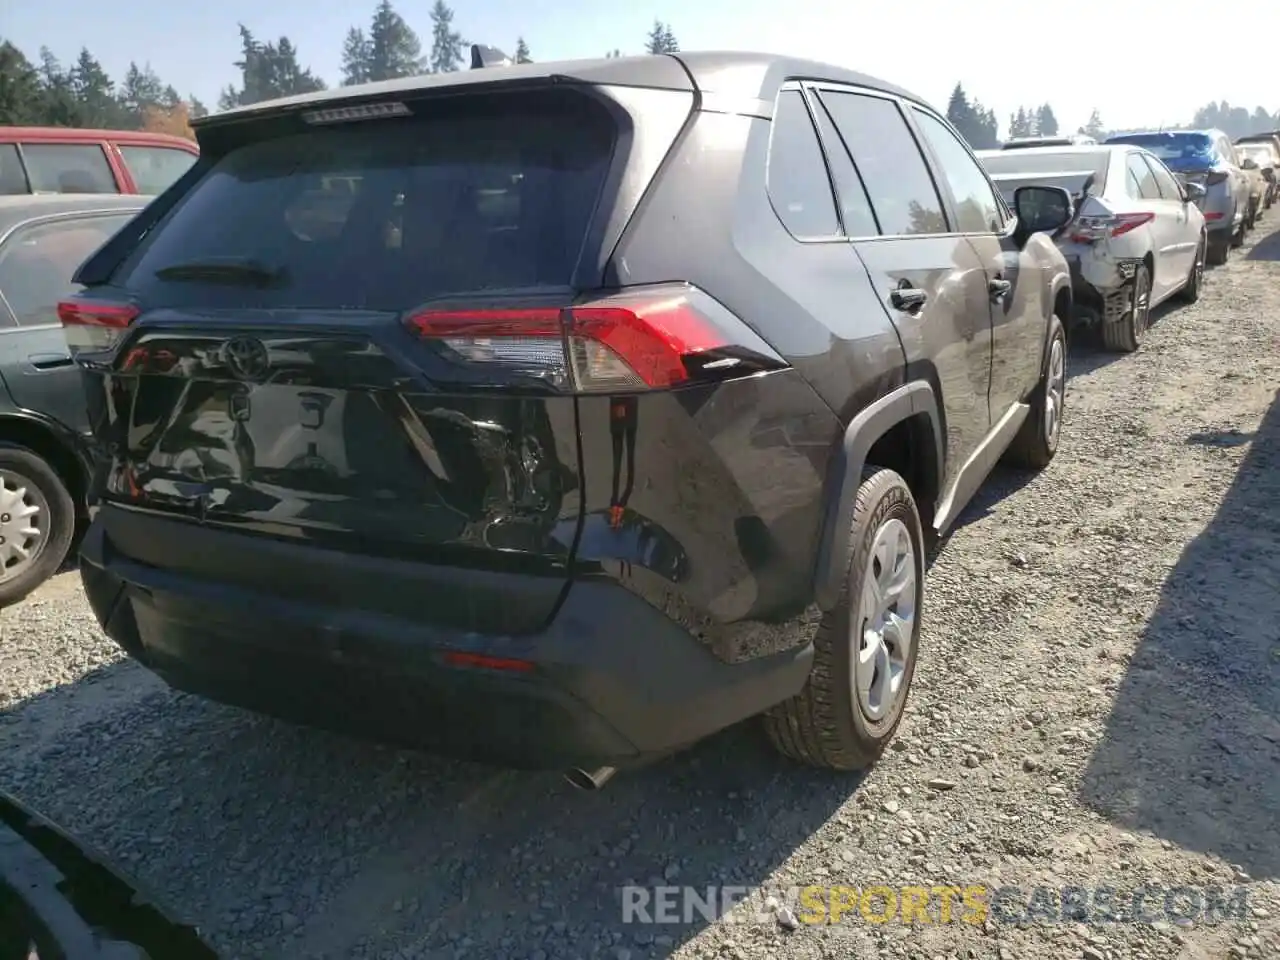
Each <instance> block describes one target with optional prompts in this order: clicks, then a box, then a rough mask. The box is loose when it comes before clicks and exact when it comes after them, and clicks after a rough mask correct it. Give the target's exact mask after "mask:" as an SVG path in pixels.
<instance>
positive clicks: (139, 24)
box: [0, 0, 1280, 130]
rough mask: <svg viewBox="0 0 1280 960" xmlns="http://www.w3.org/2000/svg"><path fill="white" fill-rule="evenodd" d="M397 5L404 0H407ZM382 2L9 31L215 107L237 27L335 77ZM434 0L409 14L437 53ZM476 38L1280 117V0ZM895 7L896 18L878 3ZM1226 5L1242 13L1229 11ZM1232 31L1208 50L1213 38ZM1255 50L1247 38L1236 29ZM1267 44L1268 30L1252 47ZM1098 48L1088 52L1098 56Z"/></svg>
mask: <svg viewBox="0 0 1280 960" xmlns="http://www.w3.org/2000/svg"><path fill="white" fill-rule="evenodd" d="M393 2H394V0H393ZM374 5H375V0H360V2H338V0H267V2H263V0H219V2H217V3H209V4H205V3H199V2H196V0H187V3H182V2H178V3H175V2H173V0H129V2H128V3H126V4H123V5H119V6H117V5H116V4H109V3H102V2H101V0H28V2H21V0H5V2H0V38H3V39H7V40H10V41H12V42H13V43H15V44H16V45H17V46H18V47H19V48H20V49H22V50H23V51H24V52H25V53H26V54H27V56H28V57H29V58H31V59H32V60H33V61H34V60H35V59H36V57H37V55H38V53H39V49H40V47H41V46H42V45H43V46H48V47H49V48H50V49H51V50H52V51H53V53H54V54H55V55H56V56H58V57H59V58H60V59H62V60H63V61H64V62H66V61H70V60H71V59H73V58H74V57H75V56H76V55H77V54H78V52H79V50H80V48H81V47H82V46H87V47H88V48H89V50H90V51H91V52H92V53H93V54H94V55H95V56H96V57H97V58H98V59H99V60H100V61H101V62H102V64H103V66H104V67H105V68H106V69H107V71H108V72H109V73H110V74H111V75H112V77H113V78H117V79H118V78H120V77H122V76H123V74H124V72H125V70H126V69H127V68H128V65H129V61H130V60H136V61H138V62H139V63H140V64H142V63H150V65H151V66H152V68H153V69H154V70H155V71H156V73H157V74H159V76H160V78H161V80H162V81H164V82H165V83H169V84H172V85H173V86H174V87H176V88H177V89H178V90H179V92H181V93H182V94H183V95H191V94H194V95H195V96H196V97H198V98H199V99H200V100H202V101H203V102H204V103H205V104H207V105H208V106H210V107H213V106H214V105H215V104H216V101H217V95H218V91H219V90H221V89H222V88H223V87H224V86H226V85H227V84H228V83H232V82H235V81H237V79H238V78H237V76H236V71H235V68H234V67H233V66H232V62H233V61H234V60H236V59H237V57H238V55H239V52H240V51H239V46H240V45H239V34H238V30H237V23H244V24H245V25H246V26H248V27H249V28H250V29H251V30H252V31H254V33H255V34H256V35H258V36H260V37H262V38H264V39H276V38H278V37H279V36H280V35H281V34H284V35H287V36H288V37H289V39H290V40H291V41H293V43H294V45H295V46H296V47H297V48H298V49H299V53H300V60H301V61H302V63H303V65H304V66H309V67H311V68H312V69H313V70H314V71H315V72H317V73H318V74H319V75H320V76H321V77H323V78H324V80H325V81H326V82H327V83H329V84H330V85H331V86H332V85H336V84H337V83H338V80H339V79H340V70H339V64H340V61H341V46H342V38H343V35H344V34H345V33H346V31H347V29H348V28H349V27H351V26H366V25H367V23H368V20H369V18H370V15H371V14H372V10H373V7H374ZM431 5H432V0H400V2H398V3H395V6H396V9H397V10H398V11H399V13H400V14H401V15H402V16H403V17H404V18H405V20H406V21H408V23H409V26H411V27H412V28H413V29H414V30H416V31H417V32H418V34H419V36H420V37H421V38H422V41H423V50H424V52H426V50H427V49H429V47H430V33H431V21H430V18H429V16H428V13H429V11H430V9H431ZM452 5H453V8H454V11H455V17H454V26H455V28H456V29H458V30H460V31H461V33H462V35H463V38H464V40H466V41H467V42H473V41H474V42H480V43H487V44H489V45H491V46H496V47H498V48H499V49H501V50H504V51H505V52H506V53H508V54H510V53H513V52H514V50H515V44H516V38H517V36H523V37H524V38H525V41H526V42H527V43H528V44H529V48H530V51H531V54H532V57H533V59H534V60H540V61H542V60H561V59H571V58H576V57H599V56H603V55H604V54H605V52H606V51H609V50H612V49H614V48H615V47H616V48H619V49H621V50H622V52H623V53H624V54H626V53H642V52H643V44H644V38H645V34H646V33H647V32H648V30H649V28H650V26H651V25H652V23H653V21H654V19H655V18H658V19H661V20H663V21H665V22H667V23H669V24H670V25H671V27H672V29H673V30H674V32H675V34H676V37H677V38H678V40H679V42H680V45H681V47H682V48H683V49H686V50H756V51H765V52H771V53H779V54H790V55H795V56H802V57H807V58H810V59H814V60H821V61H826V62H829V63H833V64H837V65H839V66H843V67H848V68H851V69H854V70H859V71H861V72H863V73H867V74H871V75H873V76H876V77H879V78H881V79H884V80H888V81H891V82H893V83H897V84H898V85H900V86H902V87H906V88H907V89H909V90H911V91H913V92H915V93H916V94H918V95H919V96H922V97H924V98H925V99H927V100H929V101H931V102H932V103H934V104H935V105H937V106H938V107H940V108H941V107H945V106H946V101H947V98H948V96H949V95H950V93H951V90H952V88H953V87H954V86H955V84H956V82H957V81H961V82H963V84H964V87H965V90H966V91H967V92H968V93H969V95H970V96H971V97H975V96H976V97H977V98H978V99H979V100H981V101H982V103H983V105H984V106H988V107H991V108H992V109H994V110H995V112H996V116H997V118H998V119H999V121H1000V124H1001V128H1002V129H1004V127H1005V125H1006V124H1007V123H1008V118H1009V114H1010V113H1011V112H1012V111H1014V110H1016V109H1017V107H1018V106H1019V105H1033V104H1034V105H1038V104H1041V103H1045V102H1048V103H1049V104H1051V105H1052V106H1053V109H1054V113H1055V115H1056V116H1057V118H1058V121H1059V123H1060V125H1061V126H1062V128H1063V129H1064V130H1066V129H1071V130H1074V129H1076V128H1077V127H1080V126H1082V125H1084V124H1085V123H1086V122H1087V120H1088V118H1089V114H1090V112H1091V111H1092V110H1093V109H1094V108H1097V109H1098V111H1099V112H1100V114H1101V117H1102V121H1103V123H1104V124H1105V125H1106V126H1108V127H1111V128H1126V127H1137V126H1143V125H1160V124H1164V125H1169V124H1176V123H1186V122H1189V121H1190V120H1191V116H1192V114H1193V113H1194V112H1195V110H1196V109H1197V108H1198V107H1200V106H1202V105H1203V104H1205V103H1207V102H1208V101H1210V100H1227V101H1229V102H1230V103H1231V104H1232V105H1236V106H1247V107H1248V108H1249V109H1250V111H1252V110H1253V108H1254V107H1256V106H1258V105H1262V106H1264V107H1265V108H1266V109H1267V110H1269V111H1272V112H1275V111H1277V110H1280V70H1277V66H1276V65H1277V63H1278V62H1280V58H1277V56H1276V55H1275V50H1276V46H1277V45H1280V0H1235V2H1233V3H1232V4H1230V5H1229V6H1230V20H1231V24H1232V25H1231V28H1230V29H1229V30H1224V31H1217V30H1212V31H1210V30H1208V27H1209V25H1210V23H1211V22H1212V21H1213V20H1214V19H1215V16H1214V14H1213V12H1212V9H1205V8H1193V7H1191V6H1186V5H1183V6H1182V7H1181V8H1180V9H1179V5H1177V4H1157V3H1156V2H1154V0H1147V2H1139V3H1120V2H1117V0H1072V2H1071V3H1069V4H1060V3H1050V2H1045V0H967V2H957V0H951V2H942V0H914V2H906V3H903V2H895V3H889V4H883V5H880V4H876V5H874V6H873V4H871V3H870V2H869V0H866V2H858V0H844V2H836V0H783V2H778V0H773V2H768V3H766V2H765V0H684V2H677V0H649V2H648V3H647V4H636V3H624V2H620V0H595V2H592V0H524V2H520V3H517V2H515V0H455V2H454V3H453V4H452ZM873 10H879V11H882V12H873ZM1223 13H1224V14H1225V13H1226V8H1224V9H1223ZM1208 34H1212V35H1213V36H1215V37H1216V38H1217V39H1215V40H1214V42H1213V44H1212V45H1210V46H1206V44H1205V36H1206V35H1208ZM1237 36H1238V40H1239V43H1240V46H1238V47H1236V48H1234V49H1233V48H1232V40H1231V38H1232V37H1237ZM1252 37H1266V38H1268V39H1267V40H1265V41H1263V43H1262V44H1261V45H1259V46H1257V47H1255V48H1253V49H1250V48H1248V47H1246V46H1244V44H1245V43H1246V42H1247V41H1248V40H1249V38H1252ZM1082 51H1088V52H1087V53H1085V52H1082Z"/></svg>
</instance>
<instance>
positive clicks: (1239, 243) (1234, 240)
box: [1231, 218, 1248, 247]
mask: <svg viewBox="0 0 1280 960" xmlns="http://www.w3.org/2000/svg"><path fill="white" fill-rule="evenodd" d="M1246 219H1247V218H1246ZM1247 229H1248V227H1247V226H1246V225H1245V222H1244V221H1241V223H1240V229H1239V230H1237V231H1236V232H1235V233H1233V234H1232V235H1231V246H1232V247H1243V246H1244V235H1245V232H1246V230H1247Z"/></svg>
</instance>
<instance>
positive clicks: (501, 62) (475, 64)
mask: <svg viewBox="0 0 1280 960" xmlns="http://www.w3.org/2000/svg"><path fill="white" fill-rule="evenodd" d="M514 64H515V61H514V60H512V59H511V58H510V57H508V56H507V55H506V54H505V53H503V52H502V51H501V50H499V49H498V48H497V47H486V46H485V45H484V44H482V43H473V44H472V45H471V69H472V70H483V69H484V68H485V67H510V66H513V65H514Z"/></svg>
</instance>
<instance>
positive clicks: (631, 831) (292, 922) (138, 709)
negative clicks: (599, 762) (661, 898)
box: [0, 663, 861, 960]
mask: <svg viewBox="0 0 1280 960" xmlns="http://www.w3.org/2000/svg"><path fill="white" fill-rule="evenodd" d="M130 687H132V688H133V692H134V696H132V697H130V698H129V700H128V703H125V704H120V703H116V704H115V705H114V706H115V709H106V708H104V709H98V708H101V707H103V705H102V704H97V703H95V702H94V700H95V698H100V696H101V695H100V694H94V693H90V692H89V691H91V690H94V689H104V690H107V689H109V690H114V691H122V690H127V689H128V688H130ZM82 701H83V702H84V708H83V709H82V710H81V711H80V712H81V716H80V717H79V718H78V721H77V720H76V719H74V718H69V719H68V721H67V722H68V723H69V724H71V725H73V726H75V727H76V730H75V732H74V735H73V737H67V736H64V737H63V738H61V743H53V742H51V741H47V742H46V741H45V738H44V737H43V736H41V737H40V738H39V739H40V741H42V742H39V743H34V744H32V743H27V744H24V746H25V747H26V749H24V750H20V751H19V752H20V753H22V754H25V756H22V757H18V756H15V755H12V754H11V755H10V756H9V757H7V758H0V784H3V785H7V786H8V787H10V788H11V789H13V792H14V793H15V794H16V795H18V796H20V797H23V798H24V799H26V800H28V802H30V803H32V805H33V806H36V807H37V808H39V809H40V810H41V812H43V813H45V814H46V815H49V816H51V817H52V818H53V819H54V820H56V821H59V822H61V823H62V824H64V825H65V826H66V827H67V828H68V829H70V830H72V832H73V833H76V834H77V835H80V836H83V837H85V838H87V839H88V840H90V841H91V842H92V843H94V844H95V845H96V846H98V847H99V848H101V849H102V850H103V852H104V853H105V854H106V855H107V857H108V858H109V859H111V860H113V861H114V862H117V863H119V864H120V865H121V866H122V867H123V868H124V869H125V870H126V871H127V872H128V873H129V874H131V875H133V876H135V877H137V878H139V879H140V880H141V882H142V884H143V885H144V886H145V887H146V888H148V889H149V890H150V891H154V892H155V893H157V894H159V897H160V902H161V903H165V904H181V905H183V906H184V908H185V909H184V911H183V914H182V916H183V918H184V919H187V920H190V921H194V922H197V923H198V924H199V925H200V927H201V929H202V930H203V931H204V932H205V935H206V936H208V937H209V939H210V940H211V942H212V943H213V945H214V946H215V948H217V949H218V950H219V952H220V953H225V954H226V955H227V956H237V957H251V956H267V957H273V958H292V957H334V958H337V957H352V956H370V957H372V956H392V955H395V956H410V957H437V956H450V957H452V956H454V955H455V953H456V951H458V950H461V949H463V948H464V947H465V948H467V949H466V951H465V952H466V955H467V956H468V957H480V958H501V957H507V956H512V957H521V958H524V957H529V956H531V955H532V956H538V955H541V956H543V957H548V956H549V957H560V956H570V955H572V956H578V955H582V956H587V955H589V954H593V953H598V952H607V954H608V956H610V957H613V956H623V955H624V954H626V955H629V956H630V957H631V958H632V960H642V958H657V957H666V956H668V955H669V954H670V953H671V952H673V951H674V950H675V949H676V948H677V947H678V946H679V945H680V944H681V943H683V942H684V941H686V940H688V939H690V938H691V937H693V936H695V935H696V934H697V933H698V932H699V931H700V930H701V929H702V928H704V927H705V926H706V925H707V922H708V921H707V919H706V918H705V917H704V916H701V915H700V914H699V913H698V912H697V911H696V910H695V911H694V912H693V913H691V914H690V915H688V916H687V917H681V916H680V915H681V913H682V912H684V911H683V907H682V906H681V905H680V901H679V900H678V899H677V900H676V901H673V907H672V909H674V911H675V914H674V916H675V917H676V918H679V919H680V922H676V923H670V924H652V923H648V924H646V923H634V922H633V923H629V924H624V923H623V909H622V897H623V892H622V889H623V888H624V887H626V886H629V885H640V886H644V887H648V888H650V889H652V888H653V887H655V886H659V885H674V884H679V885H687V886H689V887H691V888H693V889H695V890H699V891H705V889H706V887H707V886H708V885H713V886H716V887H722V886H726V885H728V886H741V887H744V888H750V887H756V886H758V885H760V884H762V883H764V882H766V879H767V878H768V877H769V876H770V875H771V874H772V873H773V872H774V871H775V870H776V869H777V868H778V867H779V866H780V865H781V864H782V863H783V862H784V861H785V860H786V859H787V858H788V857H790V856H791V855H792V854H793V853H794V851H795V850H796V849H797V848H798V847H800V846H801V845H802V844H803V843H804V842H806V841H808V840H809V839H810V838H811V837H812V834H813V833H814V831H815V830H817V829H818V828H819V827H820V826H821V825H822V824H823V823H824V822H826V821H827V820H828V819H829V818H830V817H832V816H833V815H834V814H835V812H836V811H837V809H838V808H839V807H840V806H841V805H842V804H843V803H845V802H847V800H848V799H849V796H850V795H851V794H852V793H853V792H854V791H855V790H856V789H857V787H858V785H859V784H860V782H861V776H860V775H837V774H831V773H825V772H820V771H816V770H809V769H806V768H802V767H796V766H794V765H791V764H789V763H787V762H785V761H783V760H781V759H780V758H778V757H777V756H775V755H774V754H773V753H772V752H771V751H770V750H769V748H768V747H767V745H766V744H765V743H764V742H763V741H762V740H761V738H760V736H759V732H758V728H757V727H756V726H755V725H754V724H743V725H740V726H738V727H735V728H732V729H730V730H728V731H725V732H724V733H722V734H719V735H717V736H715V737H713V738H711V739H709V740H707V741H705V742H703V743H701V744H699V745H698V746H696V747H694V748H692V749H691V750H689V751H687V752H685V753H682V754H679V755H676V756H674V757H670V758H668V759H666V760H663V761H661V762H659V763H655V764H652V765H650V766H647V767H644V768H640V769H636V770H631V771H624V772H621V773H619V774H618V775H617V776H616V777H615V778H614V779H613V780H612V781H611V782H610V783H609V784H608V785H607V786H606V788H605V789H604V790H602V791H599V792H593V793H586V792H580V791H577V790H575V789H574V788H573V787H571V786H569V785H568V784H567V783H565V782H564V781H563V780H562V779H561V777H560V776H559V775H558V774H551V773H548V774H533V773H522V772H515V771H507V770H498V769H494V768H488V767H483V766H479V765H472V764H466V763H459V762H454V761H450V760H446V759H441V758H437V757H433V756H430V755H425V754H419V753H415V752H411V751H400V750H396V749H392V748H388V747H383V746H379V745H375V744H369V743H364V742H360V741H356V740H351V739H347V738H344V737H340V736H335V735H330V734H328V733H325V732H322V731H318V730H312V729H305V728H300V727H295V726H292V725H289V724H285V723H280V722H277V721H274V720H272V719H269V718H266V717H260V716H255V715H252V714H249V713H246V712H243V711H240V710H236V709H232V708H229V707H222V706H219V705H216V704H212V703H209V702H207V701H203V700H201V699H199V698H196V697H191V696H187V695H183V694H177V693H174V692H171V691H169V690H168V689H167V688H165V687H164V686H163V685H162V684H161V683H160V682H159V681H158V680H156V679H155V678H154V677H152V676H151V675H150V674H149V673H147V672H146V671H145V670H144V669H142V668H141V667H139V666H137V665H136V664H134V663H122V664H116V665H113V666H110V667H106V668H102V669H100V670H98V671H95V672H94V673H93V674H91V675H90V676H89V677H87V678H83V679H81V680H80V681H79V682H77V683H76V684H73V685H71V686H67V687H61V688H58V689H56V690H53V691H49V692H48V693H46V694H42V695H39V696H37V697H35V698H32V699H31V700H28V701H25V702H23V703H22V704H21V705H19V706H16V707H14V708H12V709H11V710H10V711H9V714H10V715H9V716H5V715H4V714H3V713H0V745H4V746H5V747H6V753H7V752H8V750H7V747H9V746H14V747H17V746H18V745H17V744H15V743H13V742H12V741H11V742H10V743H9V744H6V743H5V737H6V729H7V728H9V723H10V722H13V721H17V720H18V718H23V720H24V722H22V723H21V727H22V728H23V729H24V730H26V731H33V730H39V729H40V728H41V726H43V725H44V723H45V721H47V720H51V719H52V718H53V717H55V716H56V715H57V713H58V712H59V711H61V710H65V709H66V708H67V707H68V706H70V705H72V704H78V703H80V702H82ZM26 721H31V722H26ZM15 729H16V728H15ZM64 732H65V730H64ZM69 739H74V742H75V745H74V748H71V747H69V746H67V745H66V744H67V741H68V740H69ZM15 777H16V779H15ZM647 909H648V910H650V911H652V910H653V909H654V905H653V903H652V901H650V903H649V905H648V908H647ZM639 916H640V917H641V918H643V916H644V913H643V912H642V913H641V914H640V915H639ZM464 941H465V942H464ZM390 944H395V945H396V947H397V948H406V950H407V952H405V953H403V954H401V953H396V952H395V950H394V949H389V945H390Z"/></svg>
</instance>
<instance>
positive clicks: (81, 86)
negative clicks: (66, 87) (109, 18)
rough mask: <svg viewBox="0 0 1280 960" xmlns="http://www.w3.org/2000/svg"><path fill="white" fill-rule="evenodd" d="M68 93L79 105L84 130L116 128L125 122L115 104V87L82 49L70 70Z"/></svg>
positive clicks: (86, 51) (104, 72)
mask: <svg viewBox="0 0 1280 960" xmlns="http://www.w3.org/2000/svg"><path fill="white" fill-rule="evenodd" d="M70 79H71V92H72V94H73V95H74V96H75V98H76V101H77V102H78V103H79V105H80V112H81V117H82V119H83V120H84V123H85V125H86V126H90V127H115V126H119V125H120V123H121V122H122V121H123V119H124V118H122V117H121V115H120V114H121V110H120V105H119V103H117V101H116V96H115V84H114V83H113V82H112V81H111V78H110V77H109V76H107V71H105V70H103V69H102V64H100V63H99V62H98V61H97V60H96V59H94V57H93V55H92V54H91V53H89V51H88V50H87V49H85V48H81V50H80V56H79V57H77V58H76V65H75V66H74V67H72V68H71V73H70Z"/></svg>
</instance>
